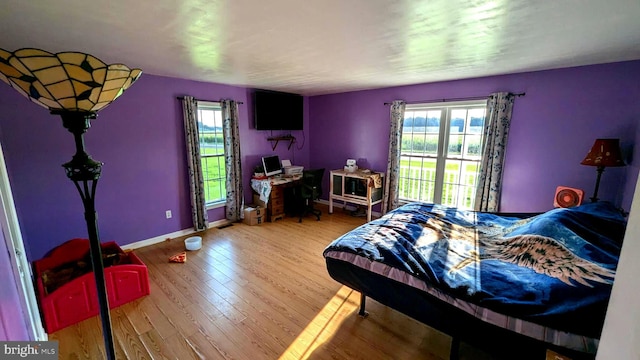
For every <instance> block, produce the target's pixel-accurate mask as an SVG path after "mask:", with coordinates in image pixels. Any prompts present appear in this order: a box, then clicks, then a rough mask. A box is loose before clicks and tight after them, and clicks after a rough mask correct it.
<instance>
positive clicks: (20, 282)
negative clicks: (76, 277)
mask: <svg viewBox="0 0 640 360" xmlns="http://www.w3.org/2000/svg"><path fill="white" fill-rule="evenodd" d="M0 227H1V228H0V230H1V231H2V233H3V235H4V239H5V242H6V245H7V249H8V250H9V262H10V265H11V269H12V271H13V275H14V277H15V279H16V283H15V286H16V288H17V293H18V298H19V299H20V305H21V306H20V307H21V309H22V311H23V317H24V321H25V325H26V328H27V332H28V334H29V337H30V339H28V340H31V341H47V340H48V335H47V333H46V332H45V330H44V327H43V326H42V319H41V317H40V310H39V308H38V300H37V298H36V293H35V288H34V283H33V276H32V274H31V265H30V263H29V260H27V254H26V252H25V250H24V242H23V239H22V232H21V231H20V223H19V221H18V215H17V213H16V207H15V203H14V201H13V193H12V192H11V184H10V182H9V174H8V172H7V166H6V163H5V159H4V152H3V150H2V145H1V144H0ZM10 285H11V284H10ZM25 340H27V339H25Z"/></svg>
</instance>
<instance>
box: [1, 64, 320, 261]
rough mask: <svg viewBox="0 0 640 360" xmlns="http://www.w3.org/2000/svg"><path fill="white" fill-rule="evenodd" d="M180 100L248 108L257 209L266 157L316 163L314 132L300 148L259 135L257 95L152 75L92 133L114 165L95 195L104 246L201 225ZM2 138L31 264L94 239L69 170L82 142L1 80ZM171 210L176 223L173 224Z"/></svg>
mask: <svg viewBox="0 0 640 360" xmlns="http://www.w3.org/2000/svg"><path fill="white" fill-rule="evenodd" d="M181 95H191V96H194V97H196V98H198V99H204V100H219V99H222V98H231V99H234V100H237V101H241V102H244V104H243V105H240V106H239V117H240V118H239V121H240V123H239V128H240V138H241V154H242V159H243V161H242V166H243V182H244V195H245V199H247V201H248V202H250V201H251V200H250V199H251V188H250V176H251V174H252V172H253V167H254V166H255V165H257V164H258V162H259V161H260V158H261V156H263V155H269V154H273V153H276V154H278V155H279V156H280V157H281V158H283V159H287V158H288V159H291V160H293V162H294V163H296V164H301V165H308V159H309V151H308V149H309V145H308V142H307V143H305V142H304V139H305V138H307V139H308V135H307V134H308V130H304V131H294V132H292V133H293V135H294V136H296V137H297V138H298V139H299V141H298V143H296V144H295V145H294V146H292V148H291V150H289V151H288V150H287V148H286V146H284V145H282V144H280V145H278V147H277V148H276V150H275V151H273V150H272V148H271V144H270V143H269V142H268V141H267V140H266V138H267V137H269V136H270V135H271V132H266V131H257V130H255V129H253V111H252V108H253V106H252V101H251V96H250V90H249V89H246V88H243V87H236V86H228V85H221V84H212V83H204V82H196V81H188V80H181V79H175V78H168V77H160V76H153V75H148V74H143V75H142V77H141V78H140V79H139V80H138V82H136V83H135V84H134V85H133V86H132V87H131V88H130V89H129V90H127V92H126V93H125V94H124V95H123V96H122V97H120V98H118V99H117V100H116V101H115V102H114V103H113V104H111V105H109V106H108V107H107V108H106V109H104V110H102V111H101V112H100V113H99V114H98V118H97V119H96V120H94V121H93V122H92V125H91V129H89V131H88V132H87V134H86V136H85V142H86V146H87V151H88V153H89V154H91V155H92V157H93V158H94V159H97V160H100V161H102V162H104V163H105V165H104V167H103V172H102V177H101V179H100V182H99V184H98V188H97V195H96V208H97V212H98V224H99V228H100V235H101V239H102V240H103V241H110V240H114V241H116V242H117V243H118V244H120V245H126V244H129V243H132V242H136V241H141V240H146V239H149V238H153V237H156V236H160V235H164V234H169V233H172V232H175V231H179V230H183V229H189V228H191V227H192V221H191V214H190V206H191V205H190V197H189V195H188V179H187V168H186V153H185V150H184V149H185V142H184V131H183V122H182V106H181V103H180V101H179V100H177V99H176V97H177V96H181ZM305 101H307V100H306V99H305ZM305 106H306V103H305ZM307 107H308V106H307ZM307 107H305V111H307ZM305 129H308V116H307V114H306V113H305ZM274 135H276V133H274ZM0 141H2V145H3V148H4V150H5V156H6V162H7V168H8V172H9V178H10V181H11V185H12V188H13V191H14V197H15V202H16V208H17V212H18V217H19V220H20V225H21V229H22V233H23V237H24V242H25V245H26V247H27V252H28V257H29V259H30V260H35V259H39V258H41V257H42V256H44V255H45V254H46V253H47V252H48V251H49V250H51V249H52V248H54V247H55V246H57V245H59V244H61V243H63V242H64V241H66V240H69V239H71V238H75V237H87V231H86V225H85V223H84V216H83V208H82V204H81V201H80V196H79V195H78V193H77V191H76V189H75V187H74V185H73V183H72V182H71V181H70V180H68V179H67V177H66V176H65V173H64V170H63V169H62V167H61V164H62V163H65V162H67V161H69V160H70V159H71V156H72V155H73V153H74V143H73V137H72V135H71V134H70V133H69V132H67V131H66V130H65V129H64V128H63V127H62V124H61V120H60V118H59V117H56V116H52V115H50V114H49V113H48V111H47V110H46V109H44V108H41V107H39V106H36V105H35V104H33V103H31V102H30V101H28V100H27V99H25V98H24V97H22V96H21V95H20V94H18V93H17V92H16V91H15V90H14V89H12V88H10V87H9V86H7V85H6V84H4V83H2V84H0ZM166 210H172V212H173V218H171V219H166V218H165V211H166ZM223 218H224V208H218V209H213V210H210V211H209V220H210V221H215V220H220V219H223Z"/></svg>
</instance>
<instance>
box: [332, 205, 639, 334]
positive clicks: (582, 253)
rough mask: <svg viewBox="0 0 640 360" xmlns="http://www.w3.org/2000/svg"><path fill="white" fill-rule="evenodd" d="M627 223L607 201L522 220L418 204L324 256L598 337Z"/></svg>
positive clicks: (351, 236) (339, 243) (337, 243)
mask: <svg viewBox="0 0 640 360" xmlns="http://www.w3.org/2000/svg"><path fill="white" fill-rule="evenodd" d="M625 226H626V221H625V219H624V217H623V216H622V214H621V213H620V212H619V211H618V210H617V209H615V207H613V206H612V205H611V204H610V203H607V202H596V203H590V204H586V205H583V206H580V207H575V208H569V209H555V210H552V211H549V212H546V213H544V214H541V215H537V216H533V217H529V218H525V219H520V218H514V217H502V216H498V215H495V214H489V213H478V212H473V211H463V210H457V209H455V208H450V207H445V206H441V205H435V204H424V203H412V204H408V205H405V206H403V207H400V208H398V209H396V210H394V211H392V212H390V213H388V214H386V215H385V216H383V217H382V218H380V219H376V220H374V221H372V222H370V223H368V224H365V225H363V226H361V227H359V228H357V229H355V230H353V231H352V232H350V233H348V234H345V235H344V236H342V237H341V238H339V239H337V240H335V241H334V242H333V243H332V244H331V245H329V247H328V248H327V249H326V250H325V253H326V252H327V251H336V250H337V251H345V252H350V253H354V254H357V255H360V256H363V257H366V258H367V259H370V260H371V261H377V262H381V263H384V264H387V265H388V266H391V267H394V268H397V269H400V270H403V271H405V272H407V273H410V274H412V275H413V276H415V277H418V278H419V279H421V280H423V281H425V282H428V283H431V284H434V285H436V286H437V287H438V288H440V289H442V290H444V291H446V292H447V293H449V294H451V295H454V296H455V297H458V298H460V299H463V300H465V301H469V302H471V303H475V304H478V305H481V306H483V307H486V308H489V309H492V310H494V311H497V312H500V313H503V314H505V315H510V316H515V317H518V318H522V319H525V320H528V321H532V322H536V323H539V324H542V325H545V326H551V327H553V328H556V329H560V330H566V331H571V332H575V333H577V334H585V335H590V336H593V337H599V334H600V331H601V328H602V322H603V321H604V315H605V311H606V306H607V303H608V299H609V295H610V292H611V284H612V282H613V278H614V276H615V269H616V266H617V262H618V256H619V253H620V246H621V242H622V238H623V237H624V231H625ZM586 317H588V319H589V321H588V322H587V321H585V319H586Z"/></svg>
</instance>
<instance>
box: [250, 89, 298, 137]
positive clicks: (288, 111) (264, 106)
mask: <svg viewBox="0 0 640 360" xmlns="http://www.w3.org/2000/svg"><path fill="white" fill-rule="evenodd" d="M253 107H254V109H253V110H254V112H253V114H254V121H255V127H256V130H302V120H303V106H302V96H300V95H297V94H289V93H284V92H278V91H268V90H255V92H254V97H253Z"/></svg>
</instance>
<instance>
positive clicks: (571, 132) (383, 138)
mask: <svg viewBox="0 0 640 360" xmlns="http://www.w3.org/2000/svg"><path fill="white" fill-rule="evenodd" d="M638 78H640V61H630V62H621V63H613V64H604V65H594V66H584V67H576V68H567V69H559V70H550V71H538V72H529V73H521V74H513V75H502V76H492V77H484V78H476V79H468V80H459V81H447V82H439V83H430V84H420V85H413V86H401V87H393V88H385V89H378V90H368V91H357V92H349V93H341V94H332V95H323V96H314V97H311V98H310V99H309V108H310V134H311V139H310V140H311V141H310V143H311V148H310V159H311V166H312V167H324V168H326V169H327V170H329V169H339V168H342V167H343V166H344V164H345V160H346V159H347V158H355V159H359V160H358V165H359V166H360V167H368V168H371V169H374V170H377V171H386V164H387V156H388V145H387V144H388V138H389V125H388V124H389V107H388V106H385V105H383V103H385V102H390V101H392V100H395V99H403V100H405V101H407V102H419V101H422V100H430V99H443V98H464V97H476V96H484V95H488V94H490V93H492V92H496V91H511V92H514V93H520V92H526V96H524V97H520V98H517V99H516V100H515V105H514V110H513V118H512V124H511V130H510V135H509V142H508V145H507V152H506V164H505V172H504V182H503V195H502V206H501V210H502V211H546V210H549V209H551V208H552V207H553V195H554V193H555V188H556V187H557V186H558V185H565V186H572V187H577V188H581V189H584V190H585V195H586V197H590V196H591V195H592V194H593V189H594V184H595V179H596V171H595V168H593V167H589V166H583V165H580V161H582V159H583V158H584V156H585V155H586V153H587V151H588V150H589V149H590V148H591V145H592V144H593V142H594V140H595V139H596V138H601V137H613V138H620V139H621V144H622V148H623V152H624V153H625V154H627V155H628V156H629V158H631V156H630V155H631V154H632V153H633V152H636V151H637V150H636V151H634V144H635V143H636V141H637V140H639V139H638V136H637V135H636V133H637V131H638V126H637V123H638V121H639V120H640V101H638V99H640V83H639V82H638V81H637V79H638ZM635 158H636V159H637V158H638V157H637V156H636V157H635ZM637 173H638V162H637V160H636V161H635V162H632V163H631V166H627V167H623V168H607V169H606V170H605V172H604V174H603V176H602V181H601V185H600V191H599V194H598V197H599V198H600V199H602V200H609V201H612V202H614V203H615V204H617V205H619V206H622V207H624V208H625V209H626V210H627V211H628V210H629V208H630V204H631V199H632V198H633V190H634V185H635V178H636V177H637ZM323 188H324V192H325V194H324V195H323V197H324V198H325V199H326V198H327V194H328V188H329V187H328V177H325V186H324V187H323Z"/></svg>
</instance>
